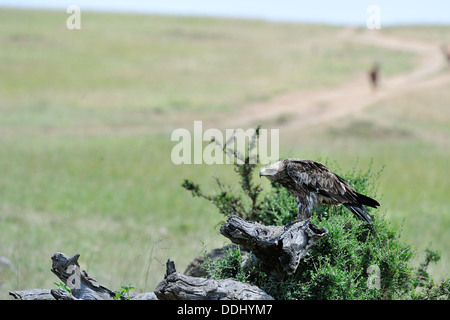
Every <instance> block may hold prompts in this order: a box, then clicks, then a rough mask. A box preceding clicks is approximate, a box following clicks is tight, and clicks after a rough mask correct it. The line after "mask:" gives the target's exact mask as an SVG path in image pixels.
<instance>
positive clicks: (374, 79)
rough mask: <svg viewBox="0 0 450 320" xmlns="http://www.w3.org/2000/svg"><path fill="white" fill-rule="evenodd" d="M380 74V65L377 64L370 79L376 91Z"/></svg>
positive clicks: (371, 70)
mask: <svg viewBox="0 0 450 320" xmlns="http://www.w3.org/2000/svg"><path fill="white" fill-rule="evenodd" d="M379 73H380V64H379V63H378V62H375V63H374V64H373V65H372V68H371V69H370V71H369V78H370V84H371V86H372V89H376V88H377V87H378V82H379Z"/></svg>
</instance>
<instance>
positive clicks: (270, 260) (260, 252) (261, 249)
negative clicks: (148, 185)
mask: <svg viewBox="0 0 450 320" xmlns="http://www.w3.org/2000/svg"><path fill="white" fill-rule="evenodd" d="M220 233H221V234H222V235H224V236H225V237H227V238H229V239H230V240H231V241H232V242H233V243H235V244H237V245H240V246H242V247H243V248H245V249H247V250H250V251H251V252H252V255H253V256H254V257H255V260H257V261H259V262H260V263H261V264H262V266H263V267H265V268H267V269H268V270H271V271H275V272H279V273H282V274H292V273H294V272H295V271H296V270H297V267H298V265H299V263H300V260H301V259H302V258H303V257H305V256H306V255H307V254H308V250H309V248H311V247H312V246H313V245H314V244H315V243H316V242H317V241H319V240H320V238H322V237H323V236H324V235H326V234H327V233H328V230H327V229H320V228H318V227H316V226H315V225H314V224H313V223H311V222H309V221H294V222H292V223H290V224H289V225H287V226H264V225H261V224H259V223H256V222H248V221H246V220H244V219H242V218H239V217H236V216H232V217H230V218H229V219H228V221H227V222H226V223H225V224H224V225H223V226H222V227H221V229H220ZM219 251H220V250H219ZM222 252H223V250H222ZM218 254H219V255H220V252H218ZM79 257H80V255H79V254H76V255H74V256H73V257H70V258H69V257H68V256H67V255H65V254H64V253H60V252H57V253H55V254H54V255H53V256H52V268H51V271H52V272H53V273H54V274H55V275H56V276H57V277H58V278H59V279H60V280H61V281H62V282H63V283H64V284H66V285H67V287H68V288H69V289H70V292H68V291H66V290H62V289H54V290H46V289H33V290H25V291H12V292H10V295H11V296H12V297H14V298H15V299H21V300H49V299H56V300H113V299H114V298H115V297H116V294H115V292H114V291H112V290H110V289H108V288H106V287H105V286H103V285H102V284H100V283H99V282H98V281H97V280H95V279H94V278H93V277H91V276H90V275H89V274H88V273H87V272H86V271H85V270H81V269H80V265H79V264H78V258H79ZM249 260H252V261H254V259H249ZM250 263H252V262H250ZM188 269H192V268H188ZM190 272H192V270H191V271H190ZM196 272H199V273H202V272H204V270H201V267H200V269H198V270H197V271H196ZM192 273H194V272H192ZM126 298H131V299H139V300H156V299H161V300H167V299H176V300H256V299H257V300H272V299H273V298H272V297H271V296H270V295H268V294H267V293H266V292H264V291H263V290H261V289H260V288H258V287H256V286H253V285H250V284H248V283H242V282H239V281H236V280H234V279H225V280H213V279H206V278H202V277H195V276H191V275H185V274H181V273H178V272H176V270H175V264H174V263H173V261H170V260H169V261H168V263H167V264H166V275H165V277H164V280H162V281H161V282H160V283H159V284H158V285H157V287H156V289H155V292H154V293H153V292H148V293H139V294H135V295H130V297H121V299H126Z"/></svg>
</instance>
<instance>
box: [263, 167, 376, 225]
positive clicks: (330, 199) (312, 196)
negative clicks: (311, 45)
mask: <svg viewBox="0 0 450 320" xmlns="http://www.w3.org/2000/svg"><path fill="white" fill-rule="evenodd" d="M259 176H260V177H261V176H265V177H267V178H268V179H270V180H272V181H274V182H277V183H279V184H281V185H282V186H283V187H285V188H286V189H288V190H289V191H290V192H291V193H292V195H293V196H294V197H295V198H296V200H297V204H298V217H297V218H298V219H299V220H307V219H309V218H310V217H311V214H312V209H313V208H314V206H315V205H316V204H318V203H322V204H326V205H340V204H342V205H344V206H345V207H346V208H347V209H349V210H350V211H351V212H353V213H354V214H355V215H356V216H357V217H358V218H359V219H361V220H363V221H365V222H367V223H372V221H371V220H370V215H369V212H368V211H367V209H366V208H365V207H364V206H365V205H366V206H369V207H372V208H376V207H378V206H379V205H380V204H379V203H378V201H376V200H374V199H372V198H369V197H367V196H365V195H362V194H360V193H358V192H356V191H355V189H353V188H352V187H350V186H349V185H348V183H347V182H346V181H345V180H344V179H342V178H341V177H340V176H338V175H337V174H336V173H334V172H332V171H331V170H330V169H328V168H327V167H325V166H324V165H323V164H321V163H319V162H316V161H312V160H302V159H285V160H281V161H278V162H277V163H274V164H272V165H269V166H266V167H264V168H262V169H261V171H260V173H259Z"/></svg>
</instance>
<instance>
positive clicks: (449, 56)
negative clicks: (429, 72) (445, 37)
mask: <svg viewBox="0 0 450 320" xmlns="http://www.w3.org/2000/svg"><path fill="white" fill-rule="evenodd" d="M441 49H442V53H443V54H444V57H445V59H447V62H448V63H450V50H449V49H448V47H447V45H446V44H443V45H442V46H441Z"/></svg>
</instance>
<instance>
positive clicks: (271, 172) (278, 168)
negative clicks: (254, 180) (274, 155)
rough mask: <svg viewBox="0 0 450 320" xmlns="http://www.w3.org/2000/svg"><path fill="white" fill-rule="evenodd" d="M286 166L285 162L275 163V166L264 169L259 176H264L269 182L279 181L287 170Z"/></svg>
mask: <svg viewBox="0 0 450 320" xmlns="http://www.w3.org/2000/svg"><path fill="white" fill-rule="evenodd" d="M285 166H286V164H285V160H282V161H278V162H275V163H274V164H271V165H269V166H266V167H264V168H262V169H261V171H260V172H259V176H260V177H262V176H264V177H266V178H267V179H269V180H272V181H277V180H278V178H280V175H281V174H282V173H283V171H284V170H285Z"/></svg>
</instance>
